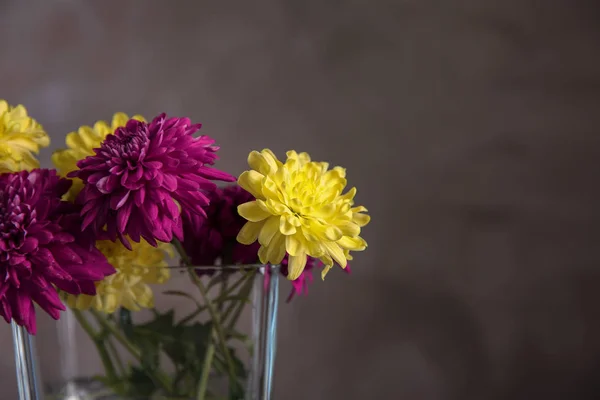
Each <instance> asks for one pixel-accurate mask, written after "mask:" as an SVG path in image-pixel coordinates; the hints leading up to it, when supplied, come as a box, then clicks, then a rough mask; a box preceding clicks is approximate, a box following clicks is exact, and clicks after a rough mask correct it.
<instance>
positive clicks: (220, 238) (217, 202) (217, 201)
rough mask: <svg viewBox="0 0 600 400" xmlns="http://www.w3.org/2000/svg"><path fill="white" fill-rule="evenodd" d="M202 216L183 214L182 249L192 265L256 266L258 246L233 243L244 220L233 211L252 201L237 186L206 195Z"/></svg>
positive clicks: (250, 196) (248, 194)
mask: <svg viewBox="0 0 600 400" xmlns="http://www.w3.org/2000/svg"><path fill="white" fill-rule="evenodd" d="M208 198H209V200H210V204H209V205H208V206H207V207H205V209H204V210H205V211H206V215H198V214H189V213H187V212H184V213H183V232H184V238H185V240H184V241H183V247H184V249H185V251H186V254H187V256H188V257H189V258H190V259H191V262H192V264H194V265H214V264H215V263H216V262H217V260H218V259H220V260H221V262H222V263H224V264H252V263H256V262H258V248H259V246H260V245H259V244H258V243H255V244H252V245H250V246H246V245H244V244H241V243H239V242H238V241H237V240H236V237H237V234H238V233H239V231H240V229H242V226H244V224H245V223H246V220H245V219H244V218H242V217H241V216H240V215H239V214H238V212H237V207H238V206H239V205H240V204H243V203H246V202H248V201H252V200H254V197H253V196H252V195H251V194H250V193H248V192H247V191H245V190H244V189H242V188H241V187H239V186H237V185H231V186H227V187H225V188H222V189H221V188H218V189H216V190H215V191H213V192H210V193H209V194H208Z"/></svg>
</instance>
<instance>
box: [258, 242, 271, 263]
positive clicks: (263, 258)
mask: <svg viewBox="0 0 600 400" xmlns="http://www.w3.org/2000/svg"><path fill="white" fill-rule="evenodd" d="M258 260H259V261H260V262H261V264H268V263H269V259H268V258H267V248H266V246H260V248H259V249H258Z"/></svg>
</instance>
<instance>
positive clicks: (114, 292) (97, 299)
mask: <svg viewBox="0 0 600 400" xmlns="http://www.w3.org/2000/svg"><path fill="white" fill-rule="evenodd" d="M131 245H132V248H133V249H132V250H131V251H129V250H127V249H126V248H125V246H123V245H122V244H121V242H114V243H113V242H111V241H108V240H102V241H98V242H96V246H97V247H98V249H99V250H100V251H101V252H102V253H103V254H104V255H105V256H106V258H107V259H108V262H109V263H110V264H111V265H112V266H113V267H115V269H116V270H117V272H116V273H115V274H113V275H110V276H108V277H106V278H104V280H103V281H101V282H97V283H96V292H97V293H96V296H88V295H79V296H73V295H69V296H68V298H67V302H68V304H69V306H70V307H73V308H77V309H80V310H86V309H88V308H94V309H96V310H98V311H102V312H105V313H112V312H115V311H116V310H117V309H118V308H119V307H124V308H126V309H128V310H131V311H139V310H140V309H141V308H152V307H154V294H153V293H152V289H151V288H150V286H149V285H150V284H161V283H165V282H166V281H167V280H169V278H170V276H171V274H170V271H169V269H168V268H166V267H167V263H166V261H165V256H166V255H169V256H173V250H172V247H171V245H170V244H167V243H161V244H160V245H159V246H158V248H155V247H152V246H150V245H149V244H148V243H146V242H145V241H143V240H142V241H141V242H140V243H135V242H131Z"/></svg>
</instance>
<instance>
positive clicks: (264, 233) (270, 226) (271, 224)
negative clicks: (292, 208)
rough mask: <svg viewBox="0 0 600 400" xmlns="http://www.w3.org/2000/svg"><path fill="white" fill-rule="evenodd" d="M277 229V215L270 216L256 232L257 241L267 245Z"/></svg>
mask: <svg viewBox="0 0 600 400" xmlns="http://www.w3.org/2000/svg"><path fill="white" fill-rule="evenodd" d="M278 231H279V216H272V217H269V218H267V219H266V220H265V222H264V226H263V227H262V229H261V230H260V233H259V234H258V242H259V243H260V244H261V245H263V246H267V245H268V244H269V243H270V242H271V239H272V238H273V236H274V235H275V234H276V233H277V232H278Z"/></svg>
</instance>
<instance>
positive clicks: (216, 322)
mask: <svg viewBox="0 0 600 400" xmlns="http://www.w3.org/2000/svg"><path fill="white" fill-rule="evenodd" d="M172 243H173V245H174V246H175V249H176V250H177V252H178V253H179V256H180V257H181V260H182V261H183V262H184V264H186V265H190V258H189V257H188V256H187V254H186V253H185V250H184V249H183V246H182V245H181V242H179V240H176V239H175V240H173V242H172ZM189 275H190V278H191V279H192V282H194V284H195V285H196V287H197V288H198V290H199V291H200V294H201V295H202V298H203V299H204V302H205V303H206V307H207V308H208V312H209V314H210V317H211V318H212V322H213V330H214V332H215V334H216V336H217V339H218V341H219V344H220V347H221V351H222V352H223V355H224V356H225V361H226V363H227V369H228V372H229V379H230V381H231V384H232V386H238V385H239V383H238V382H237V380H236V377H235V365H234V364H233V360H232V359H231V354H229V349H228V348H227V341H226V339H225V335H224V334H223V328H222V326H221V321H220V318H219V314H218V312H217V310H216V308H215V306H214V304H213V302H212V301H211V300H210V297H209V295H208V291H207V290H206V288H205V287H204V284H203V283H202V281H201V280H200V278H199V277H198V275H196V271H194V270H193V269H192V270H190V271H189Z"/></svg>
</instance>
